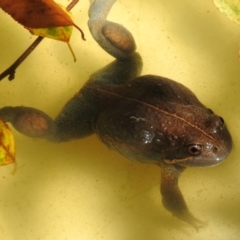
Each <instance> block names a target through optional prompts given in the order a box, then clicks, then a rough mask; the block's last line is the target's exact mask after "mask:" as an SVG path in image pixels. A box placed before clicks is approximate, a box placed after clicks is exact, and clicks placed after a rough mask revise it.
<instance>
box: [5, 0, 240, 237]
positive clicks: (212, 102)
mask: <svg viewBox="0 0 240 240" xmlns="http://www.w3.org/2000/svg"><path fill="white" fill-rule="evenodd" d="M61 2H62V4H63V5H67V1H61ZM87 8H88V1H80V3H79V4H78V6H77V7H76V8H75V9H74V10H73V14H74V16H75V19H76V23H77V24H79V26H80V27H82V29H83V30H84V32H85V34H86V38H87V41H86V42H83V41H82V40H81V39H80V34H79V33H78V32H77V31H75V30H74V34H73V37H72V40H71V44H72V47H73V49H74V51H75V53H76V56H77V59H78V60H77V62H76V63H73V61H72V57H71V55H70V52H69V51H68V49H67V46H66V45H64V44H63V43H59V42H53V41H51V40H44V42H43V43H42V44H41V45H40V46H39V47H38V49H37V50H35V52H34V53H33V54H32V55H31V56H30V57H29V59H28V60H27V61H26V62H24V64H23V65H22V66H21V67H20V68H19V69H18V70H17V73H16V79H15V80H14V81H13V82H8V81H7V80H4V81H2V82H1V83H0V84H1V86H0V96H1V98H0V104H1V106H6V105H13V106H14V105H26V106H32V107H36V108H39V109H41V110H44V111H46V112H47V113H48V114H49V115H51V116H52V117H54V116H56V114H57V113H58V112H59V110H60V109H61V107H62V106H63V105H64V103H65V102H66V101H67V99H69V98H70V97H71V96H73V94H74V93H75V92H77V91H78V89H79V88H80V87H81V86H82V85H83V84H84V82H85V81H86V80H87V78H88V76H89V74H91V73H92V72H94V71H95V70H97V69H99V68H100V67H102V66H104V65H105V64H107V63H109V62H110V61H111V60H112V58H111V57H110V56H108V55H107V54H105V53H104V52H103V51H102V50H101V49H100V48H99V47H98V45H97V44H96V43H95V42H94V41H93V40H92V39H91V36H90V34H89V32H88V30H87V25H86V19H87ZM123 16H124V19H122V18H123ZM0 18H1V21H0V22H1V38H0V43H1V48H0V57H1V63H0V68H1V70H3V69H5V68H6V67H8V66H9V64H10V63H12V62H13V61H14V60H15V59H16V57H18V56H19V54H20V53H22V51H23V50H24V49H25V48H26V47H27V46H28V45H29V44H30V43H31V42H32V40H33V39H34V37H32V36H31V35H30V34H29V33H28V32H27V31H25V30H24V29H23V28H22V27H21V26H20V25H18V24H16V23H15V22H14V21H12V20H11V18H10V17H8V16H7V15H6V14H4V13H2V12H1V14H0ZM109 19H112V20H115V21H117V22H119V23H121V24H124V25H125V26H127V27H128V28H129V30H130V31H131V32H132V33H133V35H134V36H135V39H136V41H137V45H138V51H139V52H140V53H141V55H142V57H143V59H144V64H145V65H144V69H143V73H152V74H157V75H162V76H166V77H169V78H172V79H174V80H177V81H179V82H181V83H183V84H184V85H186V86H188V87H189V88H190V89H191V90H192V91H193V92H195V93H196V95H197V96H198V97H199V99H200V100H201V101H202V102H203V103H204V104H206V105H207V106H208V107H210V108H211V109H213V110H214V111H215V112H216V113H218V114H219V115H221V116H223V117H224V119H225V121H226V122H227V124H228V126H229V129H230V131H231V133H232V136H233V139H234V145H235V146H234V150H233V152H232V154H231V156H230V157H229V158H228V159H227V161H225V162H224V163H223V164H221V165H219V166H217V167H214V168H206V169H194V168H192V169H188V170H186V171H185V172H184V173H183V175H182V177H181V179H180V188H181V189H182V191H183V194H184V196H185V199H186V201H187V203H188V206H189V208H190V210H191V212H192V213H193V214H194V215H195V216H196V217H198V218H200V219H202V220H205V221H207V222H208V227H206V228H204V229H201V231H200V232H199V233H196V232H195V230H194V229H192V228H191V227H189V226H188V225H186V224H185V223H182V222H181V221H179V220H177V219H175V218H173V217H172V216H171V215H170V214H169V213H168V212H167V211H166V210H165V209H164V208H163V206H162V204H161V197H160V194H159V179H160V171H159V169H158V168H157V167H155V166H150V165H142V164H137V163H133V162H131V161H128V160H126V159H124V158H123V157H121V156H119V155H118V154H117V153H115V152H112V151H110V150H108V149H107V148H106V147H105V146H104V145H102V144H101V143H100V141H99V140H98V139H97V138H96V137H95V136H92V137H89V138H86V139H84V140H79V141H75V142H70V143H63V144H60V145H57V144H52V143H48V142H46V141H44V140H37V139H31V138H27V137H25V136H22V135H21V134H19V133H18V132H16V131H14V135H15V138H16V144H17V162H18V170H17V172H16V174H14V175H11V170H12V166H7V167H2V168H0V179H1V181H0V189H1V195H0V213H1V214H0V236H1V238H2V239H5V240H15V239H16V240H21V239H24V240H31V239H41V240H50V239H51V240H52V239H57V240H63V239H70V240H75V239H84V240H85V239H91V240H92V239H104V240H110V239H115V240H122V239H129V240H130V239H134V240H135V239H136V240H145V239H150V240H155V239H158V240H159V239H193V238H194V239H233V240H234V239H238V236H239V234H240V230H239V229H240V228H239V227H240V226H239V225H240V217H239V216H240V214H239V212H240V207H239V201H240V191H239V189H240V188H239V186H240V178H239V171H240V164H239V150H238V149H239V148H238V146H239V145H240V142H239V136H238V132H239V116H240V113H239V91H238V89H240V81H239V75H240V67H239V64H240V63H239V60H238V58H237V52H238V47H239V42H240V38H239V27H238V26H237V25H235V24H234V23H232V22H230V20H228V19H227V18H226V17H225V16H224V15H222V14H221V13H219V12H218V10H217V9H216V8H215V6H214V5H213V3H212V2H211V1H191V0H187V1H184V3H183V1H179V0H176V1H164V0H148V1H142V0H135V1H125V0H121V1H119V2H118V3H117V4H116V5H115V6H114V8H113V10H112V12H111V14H110V16H109Z"/></svg>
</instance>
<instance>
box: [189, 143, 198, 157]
mask: <svg viewBox="0 0 240 240" xmlns="http://www.w3.org/2000/svg"><path fill="white" fill-rule="evenodd" d="M187 151H188V153H189V154H191V155H193V156H197V155H199V154H200V153H201V152H202V146H201V145H200V144H190V145H188V146H187Z"/></svg>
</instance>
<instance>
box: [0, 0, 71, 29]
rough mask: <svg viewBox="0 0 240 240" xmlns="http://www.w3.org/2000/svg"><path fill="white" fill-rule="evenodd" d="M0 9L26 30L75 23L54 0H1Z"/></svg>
mask: <svg viewBox="0 0 240 240" xmlns="http://www.w3.org/2000/svg"><path fill="white" fill-rule="evenodd" d="M0 7H1V8H2V9H3V10H4V11H5V12H7V13H8V14H10V15H11V16H12V18H14V19H15V20H16V21H17V22H19V23H20V24H22V25H23V26H24V27H26V28H49V27H59V26H69V25H73V21H72V20H71V18H70V17H69V15H68V14H67V13H65V12H64V10H62V8H61V7H60V6H59V5H58V4H57V3H55V2H54V1H53V0H0Z"/></svg>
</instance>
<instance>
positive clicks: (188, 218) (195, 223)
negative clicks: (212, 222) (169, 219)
mask: <svg viewBox="0 0 240 240" xmlns="http://www.w3.org/2000/svg"><path fill="white" fill-rule="evenodd" d="M177 217H178V218H180V219H181V220H182V221H184V222H186V223H188V224H190V225H191V226H192V227H194V228H195V229H196V231H197V232H198V231H199V229H201V228H204V227H206V226H207V222H205V221H202V220H199V219H197V218H196V217H194V216H193V215H192V214H191V213H190V212H186V213H185V214H182V215H181V216H177Z"/></svg>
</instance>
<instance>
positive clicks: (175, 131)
mask: <svg viewBox="0 0 240 240" xmlns="http://www.w3.org/2000/svg"><path fill="white" fill-rule="evenodd" d="M113 3H114V0H108V1H106V0H96V1H93V3H92V5H91V7H90V10H89V16H90V20H89V23H88V24H89V28H90V31H91V33H92V35H93V37H94V38H95V40H96V41H97V42H98V43H99V44H100V46H101V47H102V48H103V49H105V50H106V51H107V52H108V53H109V54H111V55H112V56H114V57H115V58H116V59H117V60H115V61H114V62H112V63H111V64H109V65H108V66H106V67H104V68H103V69H101V70H99V71H97V72H95V73H94V74H92V75H91V76H90V78H89V80H88V81H87V83H86V84H85V86H84V87H83V88H82V89H81V90H80V91H79V92H78V93H77V94H76V95H75V96H74V97H73V98H72V99H71V100H69V102H68V103H67V104H66V105H65V107H64V108H63V110H62V111H61V113H60V114H59V116H58V117H57V118H56V119H55V120H52V119H51V118H50V117H49V116H47V115H46V114H45V113H43V112H42V111H39V110H37V109H34V108H29V107H4V108H2V109H0V117H1V119H3V120H4V121H6V122H11V124H12V125H13V126H14V127H15V128H16V129H17V130H18V131H20V132H22V133H23V134H25V135H28V136H31V137H39V138H45V139H47V140H50V141H55V142H62V141H69V140H73V139H78V138H83V137H85V136H88V135H90V134H93V133H96V134H97V135H98V137H99V138H100V139H101V140H102V142H103V143H105V144H106V145H107V146H108V147H109V148H111V149H114V150H116V151H118V152H119V153H120V154H122V155H124V156H125V157H127V158H129V159H132V160H135V161H139V162H145V163H153V164H157V165H159V166H160V167H161V171H162V180H161V193H162V199H163V204H164V206H165V208H166V209H168V210H169V211H170V212H171V213H172V214H173V215H175V216H177V217H178V218H180V219H181V220H183V221H185V222H187V223H189V224H191V225H192V226H194V227H195V228H196V229H197V228H198V227H199V226H201V225H203V224H204V223H203V222H201V221H200V220H198V219H197V218H195V217H194V216H193V215H192V214H191V213H190V212H189V210H188V208H187V205H186V203H185V201H184V198H183V196H182V194H181V191H180V189H179V188H178V178H179V176H180V173H181V172H182V171H183V170H184V169H185V168H186V167H207V166H214V165H217V164H219V163H221V162H222V161H223V160H224V159H225V158H226V157H227V156H228V155H229V153H230V151H231V148H232V140H231V136H230V134H229V132H228V130H227V127H226V124H225V123H224V121H223V119H222V118H221V117H219V116H217V115H215V114H214V113H213V112H212V111H211V110H209V109H208V108H206V107H205V106H204V105H203V104H201V103H200V102H199V100H198V99H197V98H196V96H195V95H194V94H193V93H192V92H191V91H190V90H189V89H188V88H186V87H185V86H183V85H182V84H180V83H177V82H175V81H172V80H170V79H167V78H163V77H159V76H153V75H146V76H141V77H139V75H140V71H141V68H142V60H141V57H140V55H139V54H138V53H135V48H136V47H135V42H134V39H133V37H132V35H131V33H130V32H129V31H128V30H127V29H125V28H124V27H123V26H121V25H118V24H116V23H112V22H109V21H106V16H107V14H108V11H109V10H110V8H111V6H112V4H113Z"/></svg>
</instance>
